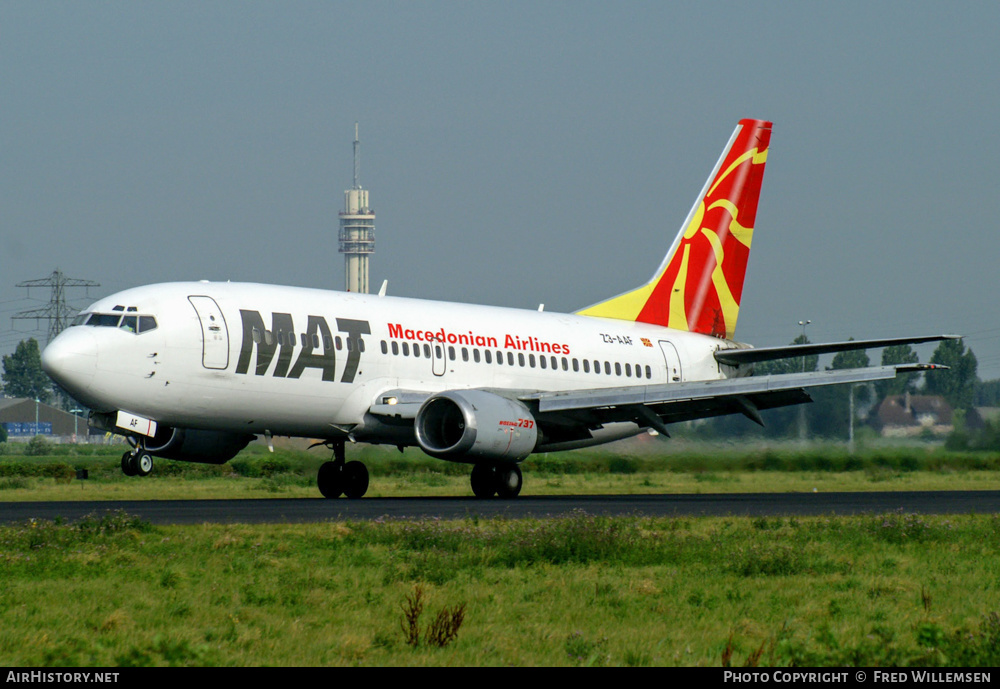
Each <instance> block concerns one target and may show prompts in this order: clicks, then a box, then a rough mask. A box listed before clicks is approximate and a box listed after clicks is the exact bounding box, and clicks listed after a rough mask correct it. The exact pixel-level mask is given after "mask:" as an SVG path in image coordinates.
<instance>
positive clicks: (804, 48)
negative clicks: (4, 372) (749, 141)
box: [0, 0, 1000, 378]
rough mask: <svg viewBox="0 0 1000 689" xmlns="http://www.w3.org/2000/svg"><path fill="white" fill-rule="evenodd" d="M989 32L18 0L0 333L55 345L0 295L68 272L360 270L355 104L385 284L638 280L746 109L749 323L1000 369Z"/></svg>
mask: <svg viewBox="0 0 1000 689" xmlns="http://www.w3.org/2000/svg"><path fill="white" fill-rule="evenodd" d="M998 26H1000V5H998V4H997V3H933V4H932V3H912V2H898V3H897V2H886V3H869V2H863V3H856V2H841V3H774V4H766V3H765V4H763V5H761V3H708V2H699V3H683V4H681V3H676V4H675V3H661V2H653V3H627V2H626V3H596V2H567V3H557V2H537V1H535V2H529V3H515V2H504V3H459V2H448V3H444V2H431V3H416V2H370V1H366V2H360V3H351V4H347V3H326V2H321V3H302V2H280V3H258V2H239V3H235V2H234V3H221V2H215V3H204V2H169V3H166V2H164V3H149V2H128V3H125V2H121V3H78V2H66V3H56V2H45V3H41V2H34V1H31V2H17V1H14V2H12V1H10V0H6V1H5V2H2V3H0V241H2V244H0V352H3V353H6V352H10V351H12V350H13V348H14V346H15V345H16V343H17V341H18V340H20V339H21V338H23V337H26V336H28V335H35V336H38V335H39V334H41V335H42V336H43V335H44V331H43V332H42V333H38V332H37V331H31V330H29V328H32V327H34V323H33V322H30V323H26V322H19V323H18V324H12V323H11V321H10V316H11V315H12V314H13V313H14V312H16V311H20V310H24V309H28V308H35V307H37V306H40V305H44V303H45V301H46V300H47V298H48V295H47V294H46V293H45V292H43V291H42V290H38V291H37V292H36V291H34V290H33V291H32V297H33V298H32V299H27V298H25V296H24V294H25V291H24V290H23V289H17V288H15V287H14V285H15V283H17V282H20V281H22V280H28V279H33V278H40V277H45V276H47V275H49V274H50V273H51V272H52V271H53V270H54V269H55V268H59V269H61V270H62V271H63V272H65V273H66V274H67V275H68V276H71V277H76V278H85V279H90V280H96V281H99V282H100V283H102V285H103V286H102V287H101V288H99V289H97V290H92V291H91V295H92V296H93V297H97V296H103V295H104V294H108V293H111V292H113V291H117V290H120V289H124V288H126V287H130V286H134V285H138V284H144V283H150V282H161V281H172V280H187V279H211V280H227V279H232V280H234V281H235V280H247V281H257V282H274V283H285V284H295V285H305V286H311V287H326V288H333V289H342V286H343V259H342V257H341V256H340V255H339V254H338V253H337V240H336V237H337V212H338V211H339V210H340V209H341V206H342V204H343V190H344V189H346V188H347V187H349V186H350V183H351V172H352V162H351V140H352V138H353V132H354V122H355V121H358V122H359V123H360V129H361V141H362V162H361V183H362V185H363V186H364V187H365V188H367V189H370V190H371V199H372V204H373V206H374V207H375V211H376V213H377V221H376V236H377V248H376V253H375V255H374V256H373V258H372V260H371V284H372V288H373V289H377V287H378V285H379V284H381V281H382V279H383V278H388V279H389V291H390V293H392V294H397V295H405V296H415V297H427V298H433V299H450V300H455V301H465V302H482V303H489V304H499V305H505V306H517V307H525V308H531V309H533V308H536V307H537V305H538V303H539V302H544V303H545V304H546V309H547V310H550V311H571V310H574V309H576V308H580V307H583V306H586V305H589V304H591V303H593V302H595V301H598V300H600V299H602V298H605V297H608V296H611V295H614V294H617V293H619V292H622V291H624V290H626V289H629V288H631V287H634V286H635V285H637V284H639V283H641V282H644V281H645V280H646V279H647V278H648V277H649V275H650V274H651V273H652V271H653V270H654V269H655V268H656V267H657V265H658V264H659V262H660V260H661V258H662V255H663V253H664V252H665V250H666V248H667V245H668V244H669V243H670V240H671V239H672V238H673V236H674V234H675V233H676V231H677V229H678V227H679V225H680V223H681V221H682V219H683V218H684V215H685V214H686V212H687V210H688V208H689V207H690V205H691V203H692V201H693V200H694V196H695V194H696V193H697V191H698V189H699V188H700V187H701V185H702V183H703V181H704V179H705V177H706V176H707V174H708V172H709V170H710V169H711V166H712V165H713V163H714V162H715V159H716V157H717V156H718V155H719V153H720V151H721V148H722V146H723V144H724V143H725V141H726V139H727V138H728V136H729V134H730V133H731V132H732V129H733V127H734V126H735V124H736V122H737V121H738V120H739V119H740V118H743V117H756V118H763V119H769V120H772V121H773V122H774V135H773V137H772V142H771V153H770V155H769V158H768V167H767V171H766V173H765V177H764V187H763V192H762V199H761V204H760V210H759V212H758V216H757V224H756V232H755V234H754V242H753V254H752V257H751V262H750V267H749V271H748V277H747V284H746V288H745V289H744V295H743V304H742V309H741V312H740V321H739V326H738V328H737V333H736V334H737V338H738V339H741V340H744V341H747V342H751V343H753V344H756V345H758V346H765V345H776V344H784V343H787V342H788V341H790V340H791V339H792V338H794V337H795V336H796V335H797V334H798V333H799V332H800V329H799V327H798V325H797V322H798V321H799V320H801V319H810V320H811V321H812V324H811V325H810V326H809V329H808V330H807V334H808V335H809V337H810V339H811V340H813V341H821V340H832V339H843V338H847V337H850V336H853V337H856V338H865V337H876V336H904V335H914V334H931V333H939V332H956V333H960V334H963V335H966V336H967V339H966V343H967V344H968V345H969V346H971V347H972V349H973V350H974V351H975V353H976V355H977V357H978V359H979V373H980V376H981V377H982V378H996V377H1000V324H998V323H997V318H996V316H997V308H996V305H995V302H996V298H995V296H994V295H995V289H994V282H995V275H996V265H997V258H998V256H1000V233H998V232H997V229H996V225H997V221H996V211H995V205H996V197H997V192H996V185H997V173H996V170H995V167H996V161H997V159H998V154H1000V150H998V149H1000V146H998V143H1000V137H998V134H997V126H998V122H1000V117H998V115H1000V89H997V87H996V81H997V74H998V72H1000V69H998V68H1000V41H998V40H997V38H996V30H997V27H998ZM80 294H81V295H82V292H81V293H80ZM86 301H87V300H86V299H82V298H81V299H77V300H76V303H77V305H79V306H83V305H85V303H86ZM12 327H13V328H17V329H18V330H17V331H12ZM43 327H44V324H43ZM932 349H933V347H926V348H920V349H919V351H920V353H921V359H922V360H924V361H926V360H927V358H928V357H929V356H930V353H931V351H932Z"/></svg>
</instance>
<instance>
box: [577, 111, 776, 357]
mask: <svg viewBox="0 0 1000 689" xmlns="http://www.w3.org/2000/svg"><path fill="white" fill-rule="evenodd" d="M770 141H771V123H770V122H765V121H763V120H741V121H740V123H739V124H738V125H737V127H736V131H734V132H733V135H732V137H731V138H730V139H729V143H728V145H727V146H726V148H725V150H724V151H723V153H722V157H721V158H719V162H718V163H716V165H715V169H714V170H713V171H712V174H711V175H709V178H708V181H707V182H706V183H705V186H704V188H703V189H702V191H701V194H700V195H699V197H698V200H697V201H696V202H695V204H694V207H692V209H691V211H690V213H688V217H687V219H686V220H685V222H684V225H683V226H682V227H681V231H680V232H679V233H678V235H677V237H676V239H674V242H673V244H672V245H671V247H670V250H669V251H668V252H667V255H666V257H665V258H664V259H663V263H661V264H660V267H659V269H657V271H656V273H655V274H654V275H653V278H652V279H651V280H650V281H649V282H647V283H646V284H645V285H643V286H641V287H639V288H637V289H635V290H632V291H630V292H626V293H625V294H621V295H619V296H617V297H613V298H612V299H609V300H607V301H603V302H600V303H599V304H595V305H593V306H590V307H588V308H586V309H583V310H582V311H579V312H578V313H579V314H581V315H584V316H600V317H604V318H618V319H622V320H632V321H642V322H644V323H654V324H656V325H664V326H668V327H671V328H676V329H678V330H689V331H691V332H697V333H704V334H706V335H714V336H716V337H726V338H732V337H733V333H734V332H735V330H736V318H737V316H738V315H739V309H740V300H741V298H742V296H743V279H744V277H745V276H746V269H747V260H748V259H749V257H750V242H751V239H752V238H753V227H754V222H755V220H756V217H757V200H758V198H759V196H760V185H761V181H762V179H763V177H764V165H765V163H766V162H767V149H768V145H769V144H770Z"/></svg>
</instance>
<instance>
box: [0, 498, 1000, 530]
mask: <svg viewBox="0 0 1000 689" xmlns="http://www.w3.org/2000/svg"><path fill="white" fill-rule="evenodd" d="M115 510H124V511H125V512H127V513H129V514H133V515H136V516H138V517H140V518H141V519H144V520H146V521H149V522H151V523H153V524H201V523H246V524H263V523H272V524H273V523H306V522H322V521H328V520H339V521H345V520H354V521H361V520H373V519H428V518H440V519H461V518H464V517H471V516H478V517H484V518H490V517H497V516H502V517H506V518H510V519H520V518H527V517H538V518H545V517H557V516H561V515H566V514H571V513H574V512H584V513H586V514H592V515H644V516H651V517H673V516H692V517H697V516H778V515H782V516H793V515H794V516H810V515H848V514H865V513H885V512H895V511H903V512H907V513H919V514H963V513H965V514H968V513H992V514H998V513H1000V491H919V492H918V491H913V492H879V493H733V494H722V493H720V494H712V495H594V496H568V497H562V496H561V497H552V496H549V497H530V496H522V497H519V498H517V499H515V500H500V499H496V498H494V499H491V500H480V499H478V498H472V497H468V498H467V497H449V498H366V499H362V500H347V499H344V498H342V499H338V500H325V499H323V498H315V499H313V498H306V499H303V498H297V499H254V500H147V501H80V502H8V503H0V523H12V522H14V523H16V522H23V521H26V520H28V519H47V520H54V519H56V518H63V519H67V520H71V521H72V520H76V519H80V518H81V517H83V516H85V515H88V514H102V513H104V512H106V511H115Z"/></svg>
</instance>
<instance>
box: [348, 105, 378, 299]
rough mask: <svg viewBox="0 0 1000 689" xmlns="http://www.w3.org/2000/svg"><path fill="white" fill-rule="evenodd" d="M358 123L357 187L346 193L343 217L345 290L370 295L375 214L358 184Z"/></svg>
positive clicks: (356, 152)
mask: <svg viewBox="0 0 1000 689" xmlns="http://www.w3.org/2000/svg"><path fill="white" fill-rule="evenodd" d="M360 148H361V142H360V141H359V140H358V123H357V122H355V123H354V185H353V186H352V187H351V188H350V189H348V190H347V191H345V192H344V210H343V211H342V212H341V213H340V253H342V254H344V275H345V278H346V280H345V283H346V286H345V289H346V290H347V291H348V292H360V293H362V294H367V293H368V256H369V254H373V253H375V211H374V210H372V208H371V207H370V206H369V205H368V191H367V190H366V189H362V188H361V185H360V184H359V183H358V173H359V171H360V165H361V160H360V158H359V151H360Z"/></svg>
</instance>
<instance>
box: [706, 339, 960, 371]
mask: <svg viewBox="0 0 1000 689" xmlns="http://www.w3.org/2000/svg"><path fill="white" fill-rule="evenodd" d="M957 339H961V336H960V335H928V336H924V337H895V338H890V339H886V340H847V341H844V342H823V343H816V344H813V343H809V344H798V345H787V346H784V347H760V348H756V347H747V348H740V349H720V350H719V351H717V352H716V353H715V360H716V361H718V362H719V363H720V364H728V365H730V366H739V365H740V364H753V363H757V362H759V361H773V360H774V359H790V358H793V357H801V356H813V355H816V354H832V353H834V352H847V351H851V350H856V349H877V348H879V347H894V346H896V345H902V344H921V343H923V342H938V341H939V340H957Z"/></svg>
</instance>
